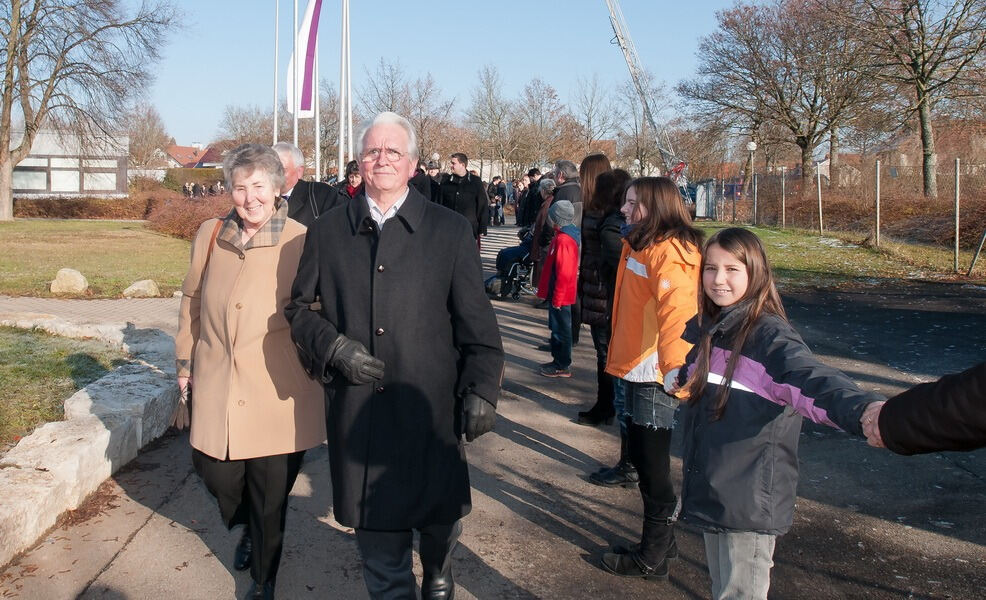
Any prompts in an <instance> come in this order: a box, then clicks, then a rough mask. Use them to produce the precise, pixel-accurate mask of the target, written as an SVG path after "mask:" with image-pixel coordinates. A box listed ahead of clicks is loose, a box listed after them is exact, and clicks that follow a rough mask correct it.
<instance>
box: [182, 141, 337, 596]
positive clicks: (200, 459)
mask: <svg viewBox="0 0 986 600" xmlns="http://www.w3.org/2000/svg"><path fill="white" fill-rule="evenodd" d="M223 174H224V176H225V178H226V183H227V186H228V188H229V190H230V192H231V195H232V198H233V209H232V210H231V211H230V212H229V214H228V215H226V217H225V218H222V219H210V220H209V221H206V222H205V223H203V224H202V226H201V227H200V228H199V230H198V233H197V234H196V236H195V241H194V242H193V244H192V258H191V265H190V267H189V269H188V274H187V275H186V276H185V281H184V283H183V284H182V294H183V296H182V300H181V309H180V314H179V317H178V335H177V337H176V338H175V355H176V357H177V366H178V387H179V388H180V389H181V390H183V391H185V390H192V391H194V403H193V405H192V410H191V444H192V449H193V450H192V460H193V463H194V465H195V470H196V472H198V474H199V476H200V477H201V478H202V480H203V481H204V482H205V485H206V487H208V489H209V491H210V492H211V493H212V494H213V495H214V496H215V497H216V500H217V501H218V503H219V511H220V513H221V514H222V518H223V521H224V522H225V523H226V526H227V527H229V528H232V527H233V526H235V525H239V524H243V525H245V528H244V532H243V536H242V538H241V539H240V542H239V544H238V545H237V547H236V553H235V556H234V564H233V566H234V568H236V569H238V570H245V569H246V568H247V567H249V568H250V574H251V575H252V577H253V585H252V586H251V588H250V591H249V594H248V595H247V598H273V594H274V582H275V577H276V574H277V568H278V564H279V562H280V557H281V549H282V547H283V538H284V520H285V514H286V511H287V498H288V493H289V492H290V491H291V487H292V486H293V485H294V481H295V478H296V477H297V475H298V471H299V469H300V468H301V462H302V456H303V455H304V453H305V450H307V449H308V448H312V447H314V446H317V445H319V444H321V443H322V441H324V440H325V408H324V401H323V391H322V387H321V384H320V383H318V382H317V381H315V380H313V379H311V378H310V377H309V376H308V375H307V374H306V373H305V371H304V369H303V368H302V365H301V363H300V362H299V359H298V354H297V352H296V350H295V347H294V343H293V342H292V341H291V332H290V330H289V325H288V322H287V320H286V319H285V317H284V307H285V305H286V304H288V302H289V301H290V299H291V283H292V281H293V280H294V276H295V273H296V271H297V268H298V260H299V258H300V257H301V250H302V247H303V246H304V241H305V233H306V230H305V226H304V225H301V224H300V223H298V222H296V221H294V220H293V219H289V218H288V217H287V209H288V207H287V203H286V202H283V201H282V200H281V199H280V198H279V196H278V190H279V189H280V188H281V185H282V183H283V181H284V171H283V168H282V167H281V162H280V159H279V158H278V156H277V154H276V153H274V151H273V150H271V149H270V148H268V147H267V146H263V145H260V144H244V145H242V146H239V147H238V148H236V149H234V150H232V151H230V152H229V154H228V155H227V157H226V159H225V161H224V162H223Z"/></svg>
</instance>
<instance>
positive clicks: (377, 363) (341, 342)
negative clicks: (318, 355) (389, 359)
mask: <svg viewBox="0 0 986 600" xmlns="http://www.w3.org/2000/svg"><path fill="white" fill-rule="evenodd" d="M329 365H330V366H331V367H333V368H334V369H336V370H337V371H339V372H340V373H342V376H343V377H345V378H346V379H348V380H349V382H350V383H354V384H356V385H362V384H364V383H372V382H374V381H379V380H380V379H382V378H383V367H384V364H383V361H382V360H380V359H378V358H376V357H374V356H373V355H372V354H370V353H369V351H367V349H366V346H364V345H363V344H361V343H359V342H357V341H356V340H351V339H349V338H347V337H346V336H344V335H342V334H341V333H340V334H339V337H337V338H336V339H335V341H333V342H332V344H331V345H330V346H329Z"/></svg>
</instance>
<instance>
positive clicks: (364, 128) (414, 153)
mask: <svg viewBox="0 0 986 600" xmlns="http://www.w3.org/2000/svg"><path fill="white" fill-rule="evenodd" d="M384 124H389V125H397V126H399V127H400V128H401V129H403V130H404V131H405V132H406V133H407V154H408V157H409V158H410V159H411V161H412V162H413V161H415V160H417V159H418V134H416V133H414V126H413V125H411V122H410V121H408V120H407V119H405V118H404V117H402V116H400V115H399V114H397V113H395V112H389V111H388V112H382V113H380V114H378V115H377V116H375V117H373V118H372V119H369V120H367V121H363V123H361V124H360V126H359V129H358V130H357V133H356V156H363V143H364V141H365V139H366V134H367V133H368V132H369V131H370V129H371V128H372V127H373V126H374V125H384Z"/></svg>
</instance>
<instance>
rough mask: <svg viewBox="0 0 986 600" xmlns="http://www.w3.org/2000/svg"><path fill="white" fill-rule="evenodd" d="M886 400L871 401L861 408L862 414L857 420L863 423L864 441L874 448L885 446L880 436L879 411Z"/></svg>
mask: <svg viewBox="0 0 986 600" xmlns="http://www.w3.org/2000/svg"><path fill="white" fill-rule="evenodd" d="M884 404H886V402H871V403H870V404H868V405H867V406H866V409H865V410H863V416H862V417H861V418H860V419H859V422H860V423H862V425H863V434H864V435H865V436H866V443H868V444H869V445H870V446H873V447H874V448H886V446H885V445H884V444H883V438H882V437H880V411H881V410H882V409H883V405H884Z"/></svg>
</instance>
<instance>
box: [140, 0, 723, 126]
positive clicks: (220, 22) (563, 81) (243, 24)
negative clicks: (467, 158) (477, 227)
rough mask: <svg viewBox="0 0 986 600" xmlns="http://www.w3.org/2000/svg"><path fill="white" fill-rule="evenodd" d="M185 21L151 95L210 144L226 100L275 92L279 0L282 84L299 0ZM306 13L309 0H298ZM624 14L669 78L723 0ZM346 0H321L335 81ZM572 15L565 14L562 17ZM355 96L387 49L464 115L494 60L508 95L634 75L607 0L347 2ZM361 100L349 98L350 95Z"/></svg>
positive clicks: (325, 53) (627, 5)
mask: <svg viewBox="0 0 986 600" xmlns="http://www.w3.org/2000/svg"><path fill="white" fill-rule="evenodd" d="M176 1H177V3H178V5H179V6H180V7H181V9H182V10H183V11H184V12H185V19H184V22H183V24H182V25H181V26H180V27H179V29H178V31H177V33H176V34H175V35H174V36H173V37H172V39H171V42H170V43H169V44H168V46H166V47H165V48H163V49H162V56H163V59H162V61H161V63H160V64H159V65H158V66H157V68H156V69H155V72H156V75H157V79H156V81H155V83H154V85H153V87H152V88H151V90H150V100H151V102H152V103H153V104H154V105H155V106H156V107H157V109H158V111H159V112H160V113H161V116H162V118H163V119H164V122H165V125H166V126H167V128H168V132H169V133H170V134H171V135H172V136H174V138H175V140H176V141H177V142H178V143H179V144H183V145H188V144H191V143H193V142H202V143H208V142H210V141H212V140H213V138H214V137H215V136H216V135H217V133H218V131H217V130H218V125H219V121H220V119H221V118H222V113H223V109H224V108H225V107H226V106H227V105H230V104H232V105H240V106H245V105H259V106H263V107H268V106H270V105H271V104H272V102H273V91H272V89H271V88H272V86H273V64H274V57H273V46H274V6H275V2H276V1H279V2H280V7H281V29H280V31H281V33H280V39H281V42H282V43H281V51H280V57H279V62H280V77H279V81H280V85H281V97H282V98H283V87H284V71H285V69H286V67H287V61H288V56H289V55H290V52H291V27H290V21H291V18H292V17H293V14H292V13H293V5H294V4H293V0H246V1H244V0H205V1H203V0H176ZM298 4H299V8H298V10H299V17H298V18H299V20H300V19H301V18H302V15H303V14H304V9H305V5H306V1H305V0H299V2H298ZM621 4H622V7H623V15H624V18H625V19H626V22H627V25H628V27H629V29H630V33H631V35H632V37H633V40H634V43H635V44H636V46H637V51H638V53H639V55H640V60H641V62H642V63H643V66H644V68H645V69H647V70H649V71H651V72H652V73H654V74H655V75H656V77H657V78H658V79H660V80H662V81H664V82H666V83H667V84H668V85H669V87H673V86H674V84H676V83H677V82H678V81H679V80H681V79H682V78H686V77H689V76H690V75H691V74H692V73H693V72H694V68H695V62H696V59H695V53H696V50H697V48H698V43H699V40H700V38H701V37H703V36H705V35H707V34H709V33H711V32H712V31H713V30H714V29H715V12H716V11H717V10H720V9H723V8H727V7H728V6H730V5H731V4H732V2H731V1H728V0H691V1H689V2H667V1H662V0H623V2H622V3H621ZM340 13H341V2H340V1H339V0H323V3H322V18H321V24H320V28H319V46H320V48H319V63H320V68H321V71H322V73H321V77H322V78H323V79H327V80H329V81H331V82H332V83H333V85H334V86H336V87H338V78H339V33H340V30H339V15H340ZM565 13H568V14H567V16H566V15H565ZM350 31H351V34H350V36H351V40H352V47H351V50H350V52H351V55H352V72H353V90H354V95H355V94H356V90H357V89H359V87H360V85H361V83H362V82H363V81H364V79H365V77H366V71H365V69H364V66H365V67H367V68H369V69H371V70H372V69H373V68H374V67H375V65H376V64H377V62H378V61H379V59H380V57H385V58H386V59H388V60H391V61H393V60H395V59H399V60H400V62H401V64H402V65H403V66H404V68H405V69H406V72H407V75H408V78H409V79H412V80H413V79H415V78H417V77H419V76H422V75H424V74H425V73H428V72H430V73H431V74H432V76H434V78H435V79H436V81H437V82H438V84H439V86H440V87H441V89H442V91H443V93H444V94H445V96H446V97H454V98H455V99H456V104H455V110H456V111H457V112H458V113H461V112H462V111H463V110H464V109H465V108H466V106H467V105H468V103H469V99H470V90H471V89H472V88H473V87H474V86H475V84H476V80H477V75H476V72H477V70H478V69H479V68H480V67H481V66H483V65H484V64H492V65H495V66H496V67H497V68H498V69H499V71H500V74H501V76H502V78H503V81H504V90H503V91H504V95H505V96H506V97H507V98H515V97H517V95H518V94H519V93H520V91H521V90H522V89H523V87H524V85H525V83H526V82H527V81H529V80H530V79H531V78H533V77H535V76H540V77H541V78H542V79H543V80H545V81H547V82H548V83H550V84H551V85H553V86H554V87H555V89H557V90H558V93H559V96H560V97H561V100H562V102H565V103H568V102H569V100H570V98H571V96H572V94H573V93H574V90H575V85H576V80H577V78H579V77H583V78H590V77H592V75H593V74H594V73H595V74H598V76H599V78H600V81H601V82H602V83H604V84H608V85H618V84H621V83H622V82H623V81H625V80H627V79H628V78H629V75H628V72H627V67H626V63H625V62H624V60H623V54H622V53H621V52H620V50H619V47H618V46H616V45H615V44H612V43H611V40H612V39H613V32H612V28H611V27H610V23H609V11H608V10H607V8H606V3H605V1H604V0H573V1H568V2H536V1H531V0H526V1H521V0H497V1H493V2H488V1H472V0H460V1H459V2H436V1H434V0H431V1H427V0H426V1H420V2H413V3H412V2H373V3H370V2H365V1H361V0H352V1H351V2H350ZM356 101H357V99H356V98H354V103H355V102H356Z"/></svg>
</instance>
